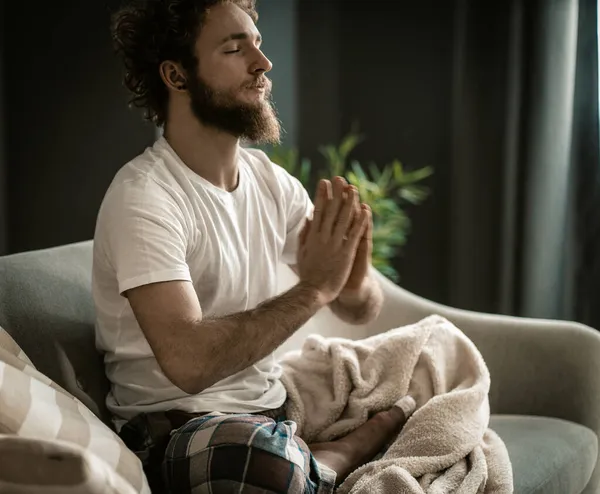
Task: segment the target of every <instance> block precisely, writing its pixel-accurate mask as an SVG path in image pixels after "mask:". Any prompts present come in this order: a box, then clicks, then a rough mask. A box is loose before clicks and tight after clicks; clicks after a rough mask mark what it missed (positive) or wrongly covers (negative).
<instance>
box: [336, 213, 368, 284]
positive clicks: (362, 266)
mask: <svg viewBox="0 0 600 494" xmlns="http://www.w3.org/2000/svg"><path fill="white" fill-rule="evenodd" d="M361 210H362V212H363V213H366V215H367V225H366V227H365V230H364V233H363V236H362V237H361V239H360V242H359V243H358V248H357V249H356V257H355V258H354V264H353V266H352V270H351V271H350V275H349V276H348V280H347V281H346V284H345V285H344V288H343V289H342V292H341V295H354V294H356V293H357V292H359V291H360V289H361V287H362V286H363V282H364V281H365V279H367V277H368V276H369V267H370V266H371V255H372V253H373V214H372V212H371V208H370V207H369V206H368V205H367V204H364V203H363V204H360V205H357V206H356V212H355V213H354V217H355V218H359V217H360V216H361Z"/></svg>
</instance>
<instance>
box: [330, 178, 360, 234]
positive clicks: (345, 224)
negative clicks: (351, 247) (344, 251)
mask: <svg viewBox="0 0 600 494" xmlns="http://www.w3.org/2000/svg"><path fill="white" fill-rule="evenodd" d="M357 204H358V201H357V193H356V189H355V188H354V187H349V188H348V189H347V192H346V197H345V198H344V202H343V205H342V208H341V209H340V214H339V215H338V219H337V221H336V223H335V227H334V231H333V237H334V239H335V241H336V242H339V243H340V244H341V243H342V242H343V241H344V237H346V235H347V234H348V229H349V228H350V225H351V224H352V219H353V217H354V214H355V213H354V212H355V211H356V205H357Z"/></svg>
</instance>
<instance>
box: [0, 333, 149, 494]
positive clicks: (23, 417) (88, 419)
mask: <svg viewBox="0 0 600 494" xmlns="http://www.w3.org/2000/svg"><path fill="white" fill-rule="evenodd" d="M2 333H3V330H2V329H1V328H0V340H2V341H4V342H6V343H7V348H2V347H0V433H1V434H5V435H15V436H20V437H23V438H28V439H32V440H34V442H33V443H28V444H29V446H32V447H33V450H34V451H33V453H38V454H42V457H43V455H44V448H43V447H42V445H38V447H36V446H35V440H43V441H44V440H45V441H58V442H61V443H67V444H72V445H74V446H75V449H74V448H68V449H69V450H70V451H71V454H69V455H68V458H69V459H70V460H72V461H74V462H75V463H77V462H78V461H81V462H83V463H82V468H83V467H84V466H85V465H87V467H93V466H94V465H95V464H97V463H98V461H100V462H101V463H102V470H103V471H104V472H106V471H107V470H108V471H110V472H111V475H110V479H107V480H111V481H114V482H113V483H115V482H117V484H123V485H126V484H127V483H129V485H130V486H131V488H130V489H129V490H130V491H131V490H134V492H138V493H149V488H148V482H147V479H146V477H145V475H144V472H143V469H142V464H141V462H140V460H139V459H138V458H137V457H136V456H135V454H134V453H133V452H131V451H130V450H129V449H127V447H126V446H125V444H124V443H123V441H122V440H121V439H120V438H119V437H118V436H117V435H116V434H115V433H114V431H112V430H111V429H110V428H109V427H108V426H107V425H106V424H104V423H103V422H102V421H101V420H100V419H99V418H98V417H96V415H94V414H93V413H92V412H91V411H90V410H89V409H88V408H86V407H85V405H83V403H81V402H80V401H79V400H77V399H76V398H74V397H73V396H72V395H70V394H69V393H68V392H67V391H65V390H64V389H62V388H61V387H60V386H58V385H57V384H56V383H54V382H52V381H51V380H50V379H49V378H48V377H47V376H45V375H43V374H41V373H40V372H38V371H37V370H36V369H35V368H34V367H33V366H32V365H31V363H30V361H29V359H28V358H26V356H24V355H22V353H23V352H22V351H21V349H20V348H18V345H16V343H15V342H14V341H11V340H10V338H7V337H6V335H3V334H2ZM24 446H27V445H24V444H22V443H19V444H15V443H11V444H9V450H10V447H16V448H17V450H18V451H19V452H20V454H26V453H27V451H28V450H27V448H26V447H24ZM77 447H79V448H81V449H83V450H84V452H83V456H82V457H81V458H78V457H76V456H75V457H74V456H73V454H72V453H73V451H76V450H77ZM46 451H47V449H46ZM88 453H89V454H88ZM4 454H5V455H6V454H7V453H6V451H5V452H4ZM32 460H33V458H32ZM49 460H51V458H49ZM90 462H91V463H90ZM0 464H2V465H5V464H4V463H0ZM31 464H36V465H38V463H37V462H33V463H31ZM43 464H44V465H48V464H49V462H43ZM87 467H86V468H87ZM94 478H95V477H92V479H90V478H88V477H86V476H83V477H81V478H80V479H79V480H80V482H79V483H85V482H87V481H88V480H93V479H94ZM15 479H16V477H15V478H13V479H12V481H14V480H15ZM6 480H7V481H10V480H11V479H6Z"/></svg>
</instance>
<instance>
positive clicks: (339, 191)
mask: <svg viewBox="0 0 600 494" xmlns="http://www.w3.org/2000/svg"><path fill="white" fill-rule="evenodd" d="M332 188H333V200H332V201H330V202H329V203H328V204H327V210H326V211H325V213H324V215H323V220H322V222H321V230H320V231H321V233H322V234H323V235H324V238H326V239H328V238H329V237H330V236H331V235H333V228H334V225H335V222H336V221H337V218H338V214H339V211H340V208H341V206H342V201H343V198H344V191H345V190H346V181H345V180H344V179H343V178H342V177H335V179H334V180H333V185H332Z"/></svg>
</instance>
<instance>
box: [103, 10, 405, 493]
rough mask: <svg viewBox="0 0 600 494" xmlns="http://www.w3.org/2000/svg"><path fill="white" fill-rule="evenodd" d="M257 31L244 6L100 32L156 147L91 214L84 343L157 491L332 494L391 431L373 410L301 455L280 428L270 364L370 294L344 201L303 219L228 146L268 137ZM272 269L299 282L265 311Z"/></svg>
mask: <svg viewBox="0 0 600 494" xmlns="http://www.w3.org/2000/svg"><path fill="white" fill-rule="evenodd" d="M256 18H257V17H256V12H255V10H254V0H229V1H225V0H137V1H131V2H129V3H128V4H127V5H126V6H125V7H123V8H122V9H121V10H120V11H119V12H117V13H116V15H115V17H114V26H113V38H114V40H115V43H116V47H117V51H118V52H119V53H120V55H121V56H122V57H123V60H124V65H125V68H126V74H125V85H126V86H127V88H128V89H129V90H130V91H131V92H132V94H133V96H132V103H133V104H134V105H136V106H138V107H141V108H143V109H144V110H145V112H146V117H147V118H148V119H149V120H151V121H153V122H154V123H155V124H157V125H158V126H161V127H163V131H164V132H163V136H162V137H161V138H159V139H158V140H157V141H156V143H155V144H154V145H153V146H152V147H150V148H148V149H147V150H146V151H145V152H144V153H142V154H141V155H139V156H137V157H136V158H134V159H133V160H132V161H131V162H129V163H128V164H126V165H125V166H124V167H123V168H122V169H121V170H120V171H119V172H118V173H117V175H116V176H115V178H114V181H113V183H112V184H111V186H110V188H109V190H108V191H107V193H106V196H105V198H104V201H103V203H102V206H101V209H100V212H99V215H98V221H97V227H96V234H95V242H94V269H93V293H94V299H95V303H96V309H97V344H98V347H99V349H101V350H102V351H103V352H104V353H105V363H106V373H107V376H108V378H109V379H110V381H111V391H110V393H109V395H108V398H107V405H108V407H109V409H110V410H111V411H112V412H113V413H114V415H115V419H116V426H117V428H118V430H120V434H121V437H123V439H124V440H125V442H126V443H127V444H128V446H130V447H131V448H132V449H133V450H134V451H136V452H137V453H138V454H139V456H140V458H141V459H142V461H143V463H144V465H145V468H146V472H147V474H148V477H149V480H150V482H151V484H153V485H154V486H159V485H160V484H161V483H162V482H163V481H164V483H165V486H164V488H165V489H166V490H167V491H169V492H189V491H191V489H192V488H194V487H197V486H201V485H204V489H205V490H206V492H209V491H210V492H213V493H216V492H230V491H231V492H233V490H235V491H236V492H255V490H252V489H250V490H248V491H245V490H244V491H242V490H241V485H245V486H253V487H254V488H255V489H259V490H260V489H263V490H260V492H264V490H265V489H266V490H268V491H269V492H313V491H315V492H316V491H319V492H329V491H331V490H332V489H333V485H334V484H335V482H338V483H339V482H340V481H342V480H343V479H344V478H345V477H346V476H347V475H348V474H349V473H350V472H351V471H352V470H353V469H355V468H357V467H358V466H359V465H361V464H363V463H365V462H366V461H369V460H370V459H371V458H372V457H373V456H374V455H375V454H376V453H377V452H378V451H379V450H380V449H381V448H382V447H383V446H384V444H385V443H386V442H387V441H388V440H389V439H390V438H391V436H392V435H393V434H394V433H396V432H397V431H398V430H399V427H400V426H401V423H402V421H403V419H404V414H403V413H402V412H400V411H399V410H397V409H396V408H393V409H392V410H389V411H383V412H381V413H379V414H377V415H376V416H374V417H373V418H372V419H371V420H370V421H369V422H367V423H366V424H365V425H363V426H362V427H361V428H359V429H358V430H356V431H354V432H353V433H351V434H349V435H348V436H346V437H344V438H342V439H340V440H338V441H336V442H333V443H323V444H315V445H310V451H309V448H308V447H307V446H306V444H304V443H303V441H302V440H301V439H300V438H297V437H294V435H293V434H294V431H295V425H294V424H293V423H291V422H289V421H285V409H284V406H285V399H286V393H285V389H284V388H283V386H282V384H281V382H280V380H279V377H280V373H281V369H280V367H279V366H278V364H277V362H276V360H275V358H274V357H273V351H274V350H275V349H276V348H277V347H278V346H279V345H280V344H281V343H283V342H284V341H285V340H286V339H287V338H289V337H290V336H291V335H292V334H293V333H294V332H295V331H296V330H297V329H298V328H300V327H301V326H302V325H303V324H304V323H305V322H307V321H308V320H309V319H310V318H311V317H312V316H313V315H314V314H315V313H316V312H317V311H318V310H319V309H321V308H322V307H324V306H326V305H328V306H329V307H330V308H331V309H332V310H333V311H334V313H336V314H337V315H338V316H339V317H341V318H342V319H344V320H346V321H349V322H352V323H364V322H367V321H369V320H371V319H373V318H375V317H376V316H377V315H378V312H379V309H380V306H381V302H382V295H381V292H380V289H379V287H378V285H377V283H376V282H374V281H373V280H372V279H371V278H370V277H369V267H370V255H371V229H372V220H371V212H370V210H369V208H368V206H366V205H364V204H363V205H361V204H359V202H358V197H357V192H356V190H355V189H354V188H353V187H349V186H348V185H347V184H346V183H345V181H344V180H343V179H342V178H339V177H338V178H336V179H334V180H333V183H331V182H329V181H322V182H321V183H320V184H319V189H318V191H317V195H316V200H315V205H314V210H313V205H312V204H311V202H310V200H309V198H308V195H307V194H306V192H305V190H304V189H303V188H302V186H301V184H300V183H299V182H298V181H297V180H296V179H295V178H293V177H291V176H290V175H289V174H287V173H286V172H285V171H284V170H283V169H282V168H280V167H278V166H276V165H274V164H272V163H271V162H270V161H269V159H268V158H267V156H266V155H265V154H264V153H262V152H259V151H257V150H252V149H244V148H242V147H241V146H240V142H241V141H242V140H248V141H251V142H277V141H278V139H279V132H280V129H279V124H278V121H277V118H276V116H275V112H274V109H273V107H272V105H271V103H270V98H269V96H270V89H271V83H270V81H269V79H268V78H267V77H266V75H265V74H266V73H267V72H268V71H269V70H270V69H271V63H270V62H269V60H268V59H267V58H266V57H265V55H264V54H263V53H262V51H261V48H260V46H261V37H260V34H259V32H258V30H257V28H256V26H255V23H254V21H255V20H256ZM309 217H310V218H311V219H310V220H307V218H309ZM279 262H285V263H288V264H290V265H291V266H292V267H293V269H294V270H295V271H296V273H297V274H298V278H299V281H298V283H297V284H296V285H295V286H294V287H292V288H291V289H290V290H288V291H287V292H285V293H283V294H279V295H278V294H277V277H276V272H277V265H278V263H279ZM217 429H218V430H219V434H220V435H219V434H217V433H216V432H215V431H216V430H217ZM217 436H218V437H217ZM282 436H284V437H287V440H286V441H283V442H282V441H281V437H282ZM250 446H252V447H250ZM225 456H227V460H225ZM208 458H210V462H209V460H208ZM269 462H270V463H269ZM156 488H157V489H158V487H156ZM160 488H161V489H162V488H163V487H160ZM205 490H202V492H204V491H205ZM259 490H257V491H256V492H259Z"/></svg>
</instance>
